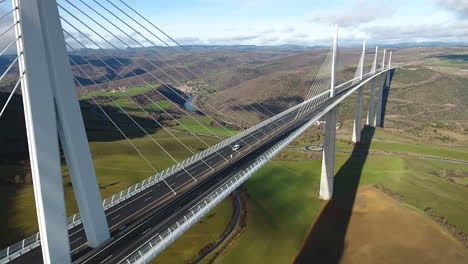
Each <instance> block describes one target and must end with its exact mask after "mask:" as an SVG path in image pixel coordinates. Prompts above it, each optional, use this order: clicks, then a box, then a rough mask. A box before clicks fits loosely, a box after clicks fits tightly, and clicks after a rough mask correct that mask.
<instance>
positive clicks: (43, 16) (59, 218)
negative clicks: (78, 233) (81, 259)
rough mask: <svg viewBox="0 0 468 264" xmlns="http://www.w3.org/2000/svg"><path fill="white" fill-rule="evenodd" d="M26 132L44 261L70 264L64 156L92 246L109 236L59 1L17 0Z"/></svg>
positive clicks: (15, 12)
mask: <svg viewBox="0 0 468 264" xmlns="http://www.w3.org/2000/svg"><path fill="white" fill-rule="evenodd" d="M13 8H14V10H15V11H14V19H15V22H17V21H18V23H16V26H15V32H16V37H17V38H19V40H20V41H18V42H17V50H18V55H19V56H20V60H19V65H20V66H19V68H20V72H24V73H25V75H24V76H25V77H24V78H23V79H22V81H21V86H22V91H23V102H24V112H25V120H26V130H27V136H28V145H29V155H30V159H31V171H32V178H33V185H34V196H35V203H36V211H37V219H38V224H39V232H40V241H41V247H42V256H43V260H44V263H61V264H62V263H70V262H71V257H70V246H69V245H70V242H69V239H68V228H67V222H66V210H65V197H64V189H63V179H62V169H61V160H60V152H59V137H60V142H61V145H62V148H63V151H64V154H65V159H66V161H67V165H68V170H69V172H70V177H71V181H72V184H73V190H74V193H75V197H76V200H77V203H78V208H79V210H80V215H81V220H82V223H83V226H84V229H85V233H86V238H87V240H88V245H89V246H90V247H96V246H98V245H99V244H101V243H102V242H104V241H105V240H107V239H108V238H109V229H108V225H107V221H106V218H105V215H104V209H103V206H102V200H101V196H100V192H99V188H98V185H97V180H96V174H95V170H94V165H93V161H92V158H91V153H90V149H89V145H88V140H87V137H86V132H85V128H84V124H83V117H82V115H81V110H80V106H79V103H78V97H77V92H76V87H75V85H74V82H73V77H72V71H71V67H70V62H69V57H68V52H67V50H66V47H65V40H64V36H63V32H62V25H61V23H60V17H59V12H58V7H57V2H56V1H55V0H44V1H37V0H21V1H20V0H13Z"/></svg>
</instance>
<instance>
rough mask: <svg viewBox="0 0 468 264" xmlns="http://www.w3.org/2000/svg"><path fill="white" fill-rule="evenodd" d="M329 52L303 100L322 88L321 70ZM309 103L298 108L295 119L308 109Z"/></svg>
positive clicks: (306, 99)
mask: <svg viewBox="0 0 468 264" xmlns="http://www.w3.org/2000/svg"><path fill="white" fill-rule="evenodd" d="M329 54H330V53H329ZM329 54H328V55H327V57H326V58H325V61H324V62H323V63H322V66H321V68H320V69H319V71H318V73H317V75H316V77H315V79H314V82H313V83H312V85H311V88H310V89H309V93H308V94H307V96H306V98H305V100H304V102H306V101H308V100H309V99H310V98H312V97H314V96H315V95H316V94H319V93H320V91H321V90H322V89H323V86H324V84H322V85H323V86H321V82H322V79H323V78H322V76H323V74H324V73H323V71H322V70H323V69H324V66H325V65H326V64H327V59H328V57H329ZM323 77H326V76H323ZM315 91H317V92H315ZM309 103H310V102H309ZM309 103H306V104H304V105H302V106H301V108H300V109H299V111H298V113H297V115H296V118H295V119H297V118H298V117H299V116H301V115H303V114H304V112H306V111H308V110H309V108H308V106H309Z"/></svg>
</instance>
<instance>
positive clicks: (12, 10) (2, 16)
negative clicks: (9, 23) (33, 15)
mask: <svg viewBox="0 0 468 264" xmlns="http://www.w3.org/2000/svg"><path fill="white" fill-rule="evenodd" d="M16 9H17V7H15V8H13V9H11V10H10V11H8V12H6V13H5V14H3V15H1V16H0V20H2V19H3V18H4V17H6V16H8V15H9V14H11V13H13V12H15V10H16Z"/></svg>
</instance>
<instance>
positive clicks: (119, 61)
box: [62, 18, 245, 160]
mask: <svg viewBox="0 0 468 264" xmlns="http://www.w3.org/2000/svg"><path fill="white" fill-rule="evenodd" d="M62 19H63V18H62ZM64 21H65V22H66V23H67V24H69V25H70V26H72V27H73V28H75V30H77V31H78V32H79V33H80V34H82V35H83V36H85V37H87V38H88V39H89V40H90V41H91V42H92V43H93V44H94V45H96V46H97V47H99V48H100V49H101V50H104V49H103V48H102V47H101V46H100V45H99V44H97V43H96V42H94V41H93V40H92V39H91V38H89V37H88V36H86V35H85V34H84V33H83V32H81V31H79V30H78V29H77V28H76V27H74V26H73V25H71V24H70V23H69V22H68V21H66V20H64ZM63 31H64V32H65V33H66V34H67V35H69V36H70V37H72V38H73V40H75V41H76V42H77V43H79V44H80V45H81V46H83V47H86V46H85V45H84V44H83V43H82V42H81V41H79V40H78V39H76V38H75V37H74V36H73V35H72V34H70V33H69V32H68V31H66V30H65V29H64V30H63ZM111 57H112V58H113V59H114V60H115V61H117V62H118V63H119V64H121V65H122V66H124V67H125V65H123V64H122V63H121V62H120V61H119V60H118V59H117V58H115V57H114V56H113V55H111ZM101 61H102V62H103V63H105V62H104V61H103V60H101ZM105 64H106V65H107V66H108V67H110V69H112V70H113V71H114V72H116V71H115V69H113V67H111V66H110V65H108V64H107V63H105ZM130 72H132V74H133V75H134V76H136V77H138V78H140V79H141V80H142V81H143V82H144V83H146V84H147V85H149V86H150V87H151V88H152V89H153V90H154V91H156V92H157V93H159V94H160V95H161V96H163V97H164V98H165V99H166V100H170V99H169V98H167V97H166V96H165V95H164V94H162V93H161V92H160V91H158V90H157V89H154V88H153V85H151V84H149V83H148V82H147V81H146V80H145V79H143V78H142V77H141V76H139V75H137V74H136V73H135V72H134V71H133V70H131V71H130ZM116 73H117V72H116ZM117 74H118V73H117ZM120 76H121V75H120ZM121 77H122V76H121ZM175 106H176V107H177V108H178V109H179V110H181V111H182V112H184V113H185V114H186V115H187V116H189V117H190V118H191V119H192V120H194V121H195V122H196V123H198V124H199V125H200V126H202V127H204V128H206V129H207V131H209V132H210V133H211V134H212V135H214V136H215V137H217V135H216V134H215V133H214V132H213V131H211V129H209V128H208V127H206V126H205V125H203V124H201V123H200V122H199V121H198V120H197V119H195V118H193V117H192V116H191V115H189V114H187V112H186V111H185V110H183V109H182V108H180V107H179V106H178V105H177V104H175ZM188 131H190V130H188ZM241 141H243V140H242V139H241ZM243 142H244V141H243ZM244 143H245V142H244ZM216 153H217V152H216ZM217 154H218V155H220V154H219V153H217ZM220 156H221V157H222V155H220ZM222 158H223V159H225V160H226V158H224V157H222Z"/></svg>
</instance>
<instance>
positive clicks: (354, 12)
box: [309, 1, 397, 27]
mask: <svg viewBox="0 0 468 264" xmlns="http://www.w3.org/2000/svg"><path fill="white" fill-rule="evenodd" d="M396 11H397V10H396V9H395V8H391V7H385V6H378V5H375V4H371V3H367V1H358V2H356V3H355V4H354V5H353V6H352V8H351V9H340V10H330V11H320V12H316V13H314V14H312V17H311V18H310V20H309V21H310V22H318V23H324V24H338V25H340V26H341V27H351V26H356V25H360V24H365V23H369V22H373V21H375V20H378V19H382V18H389V17H392V16H394V15H395V13H396Z"/></svg>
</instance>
